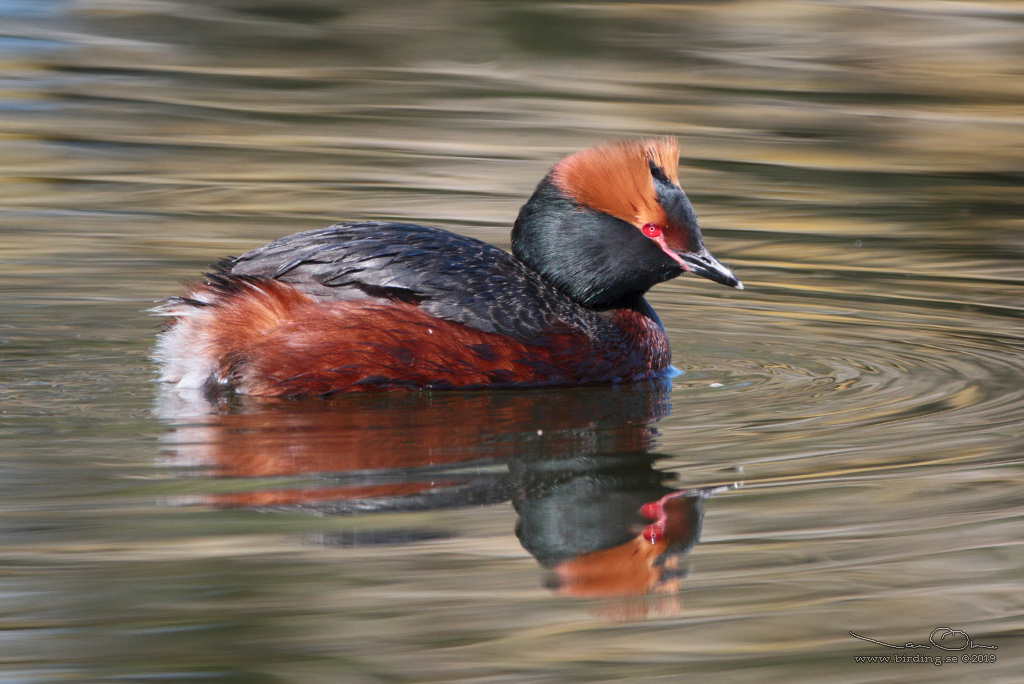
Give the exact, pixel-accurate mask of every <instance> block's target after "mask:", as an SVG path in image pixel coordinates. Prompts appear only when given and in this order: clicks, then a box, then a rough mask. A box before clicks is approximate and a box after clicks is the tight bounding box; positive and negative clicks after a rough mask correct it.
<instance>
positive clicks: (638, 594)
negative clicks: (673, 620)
mask: <svg viewBox="0 0 1024 684" xmlns="http://www.w3.org/2000/svg"><path fill="white" fill-rule="evenodd" d="M670 388H671V380H669V379H660V380H657V381H652V382H648V383H640V384H635V385H626V386H614V387H592V388H573V389H551V390H532V391H523V392H514V391H506V392H465V393H452V392H447V393H408V394H405V393H401V394H396V393H386V394H374V393H371V394H360V395H346V396H343V397H337V398H335V399H320V400H315V401H313V400H268V399H254V398H240V397H232V398H229V399H226V400H223V401H221V402H220V403H217V402H214V403H207V402H206V401H205V400H202V399H200V398H199V397H194V398H191V400H187V399H188V398H187V397H184V396H183V395H182V394H181V392H180V391H174V390H167V391H165V392H164V393H163V394H162V395H160V397H159V400H158V406H157V413H158V415H159V416H160V417H161V418H162V419H163V420H164V421H165V422H167V423H168V425H169V430H168V432H167V434H166V435H165V442H166V445H167V451H168V455H169V459H170V463H171V464H172V465H176V466H188V467H190V468H194V469H197V470H198V471H199V472H200V473H202V474H208V475H209V476H211V477H215V478H218V479H224V478H227V480H226V482H225V483H226V484H228V485H229V486H230V485H233V484H235V483H237V484H238V485H239V486H238V487H237V488H236V491H226V492H223V493H216V494H210V495H204V496H202V497H199V498H198V499H193V500H192V501H193V502H197V503H200V504H203V505H212V506H218V507H226V508H252V509H260V510H281V511H293V512H294V511H304V510H305V511H309V512H315V513H317V514H321V515H324V514H326V515H354V514H370V513H384V512H401V511H422V510H440V509H449V508H459V507H468V506H479V505H487V504H497V503H503V502H505V501H511V502H512V504H513V506H514V508H515V510H516V512H517V514H518V516H519V520H518V524H517V526H516V535H517V536H518V538H519V541H520V543H521V544H522V546H523V547H524V548H525V549H526V550H527V551H528V552H529V553H530V554H532V555H533V556H534V558H536V559H537V561H538V562H539V563H540V565H541V566H543V567H544V568H546V569H548V570H549V571H550V575H549V578H550V579H549V586H550V588H551V589H552V590H553V591H555V592H556V593H558V594H562V595H567V596H574V597H587V598H604V599H634V601H633V602H632V603H630V604H629V606H630V607H629V608H622V609H621V610H619V611H618V613H617V614H615V615H614V616H615V617H627V618H629V617H640V616H642V615H643V614H646V612H647V608H646V606H647V603H646V601H641V602H637V601H636V600H635V599H643V598H645V597H647V596H648V595H652V594H654V595H662V596H665V597H668V599H669V604H668V606H667V607H666V606H659V607H660V608H667V609H668V610H672V609H673V606H674V601H675V600H676V598H675V597H676V594H677V592H678V589H679V580H680V578H681V577H682V576H683V572H682V571H681V569H680V557H681V556H682V555H684V554H685V553H686V552H688V551H689V550H690V549H691V548H692V547H693V545H694V544H695V543H696V541H697V540H698V538H699V536H700V530H701V517H702V509H701V506H702V500H703V499H704V498H705V497H706V496H708V495H709V494H711V493H714V492H715V491H718V490H717V489H715V490H712V489H697V490H683V491H679V490H675V489H673V488H672V487H670V486H669V485H668V484H667V482H668V480H669V479H670V478H671V476H670V475H668V474H666V473H663V472H661V471H659V470H658V469H656V468H655V467H654V464H655V461H656V460H657V458H658V457H657V456H656V455H655V454H654V453H653V449H654V446H655V441H656V439H657V430H656V428H655V427H654V426H653V424H654V423H655V422H656V421H657V420H659V419H660V418H662V417H664V416H666V415H667V414H668V413H669V411H670V404H669V400H668V399H669V397H668V393H669V390H670ZM260 479H267V480H268V481H267V486H266V487H262V488H255V489H254V488H253V485H254V484H256V483H258V482H259V480H260ZM288 480H291V481H293V483H292V484H291V485H290V486H289V485H283V484H282V482H283V481H288ZM237 490H242V491H237ZM437 536H439V535H437V534H436V533H434V534H432V533H424V532H417V531H401V530H399V531H395V530H394V529H392V528H391V527H390V526H389V529H388V531H387V532H381V533H380V534H372V533H370V534H368V533H366V532H360V533H352V534H350V535H338V536H336V537H334V538H332V540H333V542H334V543H340V544H349V545H352V544H373V543H404V542H411V541H420V540H424V539H430V538H435V537H437ZM325 543H331V541H330V540H329V541H327V542H325Z"/></svg>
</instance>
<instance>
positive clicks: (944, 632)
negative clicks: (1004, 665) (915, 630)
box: [850, 627, 999, 651]
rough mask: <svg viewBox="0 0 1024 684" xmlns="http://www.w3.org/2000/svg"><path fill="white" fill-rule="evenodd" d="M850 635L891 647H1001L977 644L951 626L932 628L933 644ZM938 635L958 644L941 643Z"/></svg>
mask: <svg viewBox="0 0 1024 684" xmlns="http://www.w3.org/2000/svg"><path fill="white" fill-rule="evenodd" d="M850 636H854V637H857V638H858V639H863V640H864V641H870V642H871V643H873V644H878V645H879V646H888V647H889V648H899V649H904V648H931V647H932V646H934V647H935V648H938V649H941V650H943V651H965V650H967V649H968V648H991V649H993V650H994V649H997V648H999V647H998V646H986V645H984V644H976V643H974V641H972V640H971V637H969V636H967V632H965V631H963V630H960V629H950V628H949V627H936V628H935V629H933V630H932V633H931V634H929V635H928V641H929V643H930V644H931V646H929V645H928V644H915V643H913V642H911V641H908V642H907V643H906V644H904V645H903V646H896V645H895V644H887V643H885V642H884V641H879V640H878V639H870V638H868V637H866V636H861V635H860V634H855V633H853V632H850ZM936 637H938V639H939V641H944V640H945V639H946V638H948V637H953V639H951V640H950V641H949V642H948V644H956V645H955V646H952V645H945V646H944V645H943V644H940V643H939V641H936V640H935V638H936ZM958 638H961V639H963V642H960V641H958Z"/></svg>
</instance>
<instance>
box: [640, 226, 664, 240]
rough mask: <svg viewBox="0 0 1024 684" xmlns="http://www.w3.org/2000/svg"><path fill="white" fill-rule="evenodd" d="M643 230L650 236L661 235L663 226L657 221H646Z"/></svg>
mask: <svg viewBox="0 0 1024 684" xmlns="http://www.w3.org/2000/svg"><path fill="white" fill-rule="evenodd" d="M641 230H643V232H644V235H646V236H647V237H649V238H656V237H661V226H659V225H658V224H657V223H645V224H644V227H643V228H642V229H641Z"/></svg>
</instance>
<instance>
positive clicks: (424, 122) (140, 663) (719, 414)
mask: <svg viewBox="0 0 1024 684" xmlns="http://www.w3.org/2000/svg"><path fill="white" fill-rule="evenodd" d="M0 20H2V24H3V30H2V31H0V68H2V71H0V112H2V113H3V117H2V121H0V203H2V205H0V206H2V207H3V210H2V212H0V264H2V268H0V289H2V291H3V296H2V297H0V438H2V439H3V446H2V449H3V458H2V459H0V475H2V477H0V592H2V595H3V597H4V601H3V606H4V607H3V608H2V609H0V625H2V632H0V634H2V636H0V640H2V642H3V647H2V648H0V673H2V675H0V678H7V679H11V680H12V681H26V682H36V681H52V680H58V679H62V680H76V681H106V680H114V679H119V680H129V681H133V680H136V679H142V678H163V679H171V680H178V679H191V678H196V677H202V678H212V679H218V680H224V681H245V682H259V681H302V682H310V681H321V680H323V681H339V680H343V681H353V682H358V681H379V680H397V681H423V680H445V681H452V680H482V679H498V678H505V679H512V680H531V681H563V680H569V679H573V680H581V681H588V680H597V679H601V680H616V679H625V680H629V681H631V682H633V681H654V680H660V679H666V678H671V679H673V680H675V679H678V678H679V677H680V676H681V675H682V676H685V675H690V676H701V675H705V674H707V675H711V676H717V677H727V678H729V679H731V680H737V681H739V680H749V681H764V680H786V681H798V680H814V681H818V680H820V679H823V678H826V677H828V678H829V679H833V680H845V681H890V680H891V679H892V673H891V671H890V670H889V669H888V668H887V667H883V666H878V667H872V666H869V665H858V664H856V663H854V661H853V657H854V656H855V655H857V656H859V655H885V654H884V653H883V652H882V651H881V650H879V649H877V648H872V647H871V646H870V645H869V644H866V643H865V642H862V641H858V640H856V639H853V638H851V637H850V636H849V632H850V631H851V630H852V631H855V632H857V633H860V634H869V635H871V636H873V637H876V638H878V639H883V640H886V641H888V642H890V643H902V642H904V641H906V640H908V639H916V638H918V635H922V634H927V633H928V632H930V631H931V629H933V628H934V627H935V626H938V625H948V626H950V627H953V628H958V629H963V630H965V631H966V632H967V633H968V634H970V636H971V637H973V638H974V640H975V641H977V642H979V643H989V644H995V645H998V646H999V650H998V661H997V662H996V663H994V664H984V665H969V666H959V665H958V666H953V665H944V666H943V669H942V670H941V671H943V672H946V673H949V672H950V669H951V668H953V667H956V668H957V669H956V671H955V673H953V674H950V675H949V676H956V677H958V678H960V679H963V680H965V681H986V682H989V681H1014V680H1015V679H1016V678H1017V675H1016V674H1014V673H1016V672H1018V671H1019V670H1020V668H1021V665H1022V663H1024V656H1022V655H1021V654H1022V653H1024V650H1022V649H1021V647H1020V643H1019V642H1020V640H1019V638H1015V637H1016V636H1017V635H1019V634H1020V631H1021V629H1022V628H1024V619H1022V615H1024V602H1022V600H1021V593H1020V592H1019V591H1018V587H1019V586H1020V583H1021V581H1022V580H1024V576H1022V572H1021V570H1020V562H1019V559H1020V550H1021V542H1020V539H1021V538H1022V536H1024V529H1022V526H1021V520H1022V517H1021V515H1020V511H1021V497H1020V491H1021V488H1022V486H1024V472H1022V467H1021V456H1020V454H1021V451H1022V448H1024V427H1022V426H1024V415H1022V408H1021V407H1022V406H1024V402H1022V399H1024V355H1022V351H1024V343H1022V342H1024V326H1022V318H1024V307H1022V306H1021V295H1022V283H1024V266H1022V264H1024V260H1022V256H1024V240H1022V238H1021V229H1022V224H1021V218H1020V217H1021V216H1022V215H1024V199H1022V198H1024V194H1022V193H1021V187H1022V185H1024V183H1022V181H1024V167H1022V164H1021V160H1022V159H1024V79H1022V78H1021V63H1022V62H1021V50H1020V46H1021V45H1022V44H1024V42H1022V41H1024V9H1022V7H1021V5H1020V4H1019V3H1013V2H1001V1H999V0H979V1H977V2H949V3H942V2H929V1H927V0H921V1H915V2H907V3H891V2H890V3H886V2H864V1H859V0H857V1H854V0H839V1H836V2H814V1H811V0H782V1H781V2H756V1H735V2H720V3H696V4H694V3H679V4H656V5H648V4H623V3H604V2H592V3H582V4H581V3H575V4H563V3H554V2H543V1H542V2H529V3H512V2H504V1H499V2H490V1H488V2H463V1H461V0H456V1H453V2H444V3H412V2H402V3H373V2H332V1H328V0H299V1H298V2H290V3H284V2H276V1H275V0H261V1H260V2H256V3H253V2H243V1H242V0H212V1H209V2H204V3H192V2H178V1H175V0H167V1H165V2H160V3H153V2H143V1H141V0H75V1H74V2H71V1H69V0H37V1H33V2H24V1H18V0H0ZM659 134H669V135H676V136H678V137H679V139H680V142H681V148H682V150H683V157H682V167H681V174H680V175H681V179H682V181H683V186H684V187H685V188H686V190H687V192H688V194H689V196H690V197H691V199H692V200H693V201H694V204H695V206H696V208H697V212H698V215H699V216H700V217H701V222H702V226H703V227H704V230H705V236H706V238H707V242H708V244H709V246H711V247H712V249H713V251H714V252H715V254H716V255H717V256H718V257H719V258H721V259H722V260H723V261H725V262H726V263H729V264H730V265H731V266H734V267H735V270H736V272H737V275H739V276H740V278H741V279H742V280H743V282H744V284H745V285H746V286H747V289H746V290H745V291H743V292H742V293H737V292H729V291H725V289H724V288H712V287H711V286H710V285H705V284H704V283H700V282H696V279H686V278H683V279H680V280H677V281H673V282H672V283H668V284H666V285H664V286H660V287H659V288H657V289H656V290H655V291H654V293H653V294H652V297H651V299H652V304H653V305H654V307H655V308H656V309H657V310H658V312H659V315H660V316H661V317H662V319H663V320H664V322H665V323H666V326H667V327H668V329H669V334H670V338H671V341H672V346H673V349H674V352H675V358H674V362H675V365H676V366H677V367H679V368H680V369H682V370H683V371H684V374H683V375H682V376H680V377H677V378H675V379H674V382H673V384H672V387H671V388H668V387H646V386H644V387H635V388H589V389H584V390H572V391H541V392H521V393H520V392H512V393H499V394H493V393H479V394H453V395H440V396H439V395H422V396H421V395H380V396H372V397H359V398H337V399H333V400H330V401H327V402H310V403H304V402H277V403H274V402H269V403H267V402H263V403H260V402H249V401H245V400H239V401H237V402H228V403H226V404H224V405H216V406H208V405H203V404H198V405H197V404H194V403H189V402H188V401H186V399H187V398H184V397H181V396H167V395H162V394H160V392H158V391H157V389H156V387H155V386H154V385H153V383H152V382H150V381H151V379H152V377H153V372H152V368H151V366H150V364H149V362H148V360H147V358H146V357H147V355H148V353H149V351H150V349H151V345H152V342H153V335H154V331H155V324H154V323H153V322H152V321H151V320H148V319H147V318H146V317H145V316H144V315H143V314H141V313H140V310H142V309H146V308H148V307H149V306H151V305H152V301H153V300H156V299H159V298H162V297H164V296H167V295H168V294H171V293H173V292H175V291H176V288H177V287H178V282H179V281H181V280H182V279H187V278H193V277H195V276H196V275H197V274H198V273H199V272H200V271H201V269H203V268H204V267H205V266H206V264H208V263H209V262H210V261H213V260H214V259H217V258H219V257H221V256H224V255H226V254H238V253H241V252H243V251H245V250H247V249H250V248H252V247H255V246H258V245H260V244H263V243H264V242H266V241H268V240H270V239H272V238H275V237H279V236H281V235H284V234H287V233H290V232H294V231H297V230H300V229H305V228H314V227H319V226H322V225H328V224H330V223H332V222H335V221H338V220H346V219H385V220H405V221H414V222H419V223H426V224H430V225H438V226H441V227H446V228H450V229H453V230H456V231H458V232H463V233H466V234H469V235H473V236H474V237H478V238H482V239H485V240H488V241H490V242H493V243H495V244H499V245H504V246H507V243H508V242H507V241H508V230H509V227H510V225H511V222H512V220H513V218H514V216H515V214H516V211H517V209H518V206H519V204H520V203H521V202H522V201H523V200H524V199H525V198H526V197H527V196H528V194H529V192H530V191H531V189H532V188H533V186H534V184H535V183H536V182H537V181H538V180H539V179H540V177H541V176H542V175H543V174H544V172H545V171H546V170H547V168H548V167H549V166H550V164H551V163H552V162H553V161H555V160H556V159H557V158H558V157H560V156H561V155H563V154H566V153H569V152H572V151H575V150H576V149H579V148H582V147H586V146H589V145H592V144H595V143H598V142H600V141H603V140H605V139H608V138H614V137H624V136H633V135H644V136H648V135H659ZM537 430H540V431H541V434H537ZM736 482H741V483H742V486H741V487H738V488H730V487H731V486H732V485H733V484H734V483H736ZM723 488H726V489H723ZM709 491H713V492H716V493H715V495H714V496H713V497H711V498H710V499H707V500H703V499H702V498H701V497H702V496H703V495H705V494H707V493H708V492H709ZM677 492H678V493H679V494H678V495H676V494H675V493H677ZM665 496H668V497H669V498H667V499H666V498H663V497H665ZM659 500H660V501H661V507H660V509H659V508H658V507H657V506H648V507H646V508H643V510H644V511H646V512H647V514H648V517H644V516H643V515H640V514H639V510H640V509H641V508H642V507H643V504H650V503H652V502H656V501H659ZM180 504H189V505H180ZM482 504H487V505H482ZM365 511H370V512H372V515H369V514H368V515H329V514H330V513H363V512H365ZM702 515H703V518H702ZM517 524H518V528H519V537H517V536H516V535H515V534H513V529H515V528H516V526H517ZM651 525H654V526H655V527H654V528H653V529H652V528H651V527H649V526H651ZM658 525H663V526H664V531H663V532H661V534H662V535H663V536H662V538H661V540H658V539H656V540H655V541H656V542H657V543H655V544H651V543H650V537H651V536H652V535H653V536H654V537H657V536H658V534H659V532H658V529H657V526H658ZM698 536H699V537H700V541H699V543H696V544H695V545H693V546H692V547H691V546H690V545H691V544H692V543H693V542H694V541H695V540H696V538H697V537H698ZM531 554H532V555H531ZM684 554H685V555H684ZM538 566H540V567H538ZM688 568H689V569H690V570H689V574H688V575H686V572H687V569H688ZM684 575H686V576H685V580H682V581H680V579H681V578H682V577H683V576H684ZM545 577H547V580H545ZM545 581H546V584H545ZM627 590H628V591H627ZM651 590H654V594H655V595H654V596H653V597H652V596H648V595H647V592H649V591H651ZM659 590H660V592H659ZM625 594H629V595H631V596H632V598H631V599H629V600H626V601H623V600H622V598H621V597H622V596H623V595H625ZM614 596H617V597H619V598H616V599H612V600H611V601H610V600H609V597H614ZM609 618H611V620H609ZM901 640H902V641H901ZM851 666H852V667H851ZM899 676H900V678H901V679H902V680H906V681H932V680H933V679H934V677H935V670H934V667H931V668H922V667H917V666H914V665H908V666H906V667H904V668H903V669H901V670H900V675H899Z"/></svg>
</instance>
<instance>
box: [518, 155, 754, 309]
mask: <svg viewBox="0 0 1024 684" xmlns="http://www.w3.org/2000/svg"><path fill="white" fill-rule="evenodd" d="M678 163H679V146H678V143H677V142H676V140H675V139H672V138H659V139H654V140H642V141H637V142H614V143H609V144H607V145H602V146H601V147H596V148H593V149H589V150H584V151H582V152H577V153H576V154H573V155H571V156H568V157H566V158H565V159H563V160H561V161H560V162H558V163H557V164H556V165H555V166H554V168H552V169H551V171H550V172H549V173H548V175H547V176H545V177H544V180H542V181H541V182H540V184H539V185H538V186H537V189H536V190H535V191H534V193H533V196H532V197H530V200H529V201H528V202H527V203H526V204H525V205H524V206H523V208H522V209H521V210H520V212H519V218H517V219H516V223H515V227H514V228H513V230H512V251H513V253H514V254H515V255H516V256H517V257H518V258H519V259H521V260H522V261H524V262H525V263H527V264H528V265H530V266H531V267H532V268H534V269H536V270H537V271H538V272H540V274H541V275H542V276H544V277H545V278H546V279H547V280H548V281H549V282H551V283H552V284H553V285H555V286H556V287H558V288H559V289H561V290H562V291H563V292H565V293H566V294H568V295H569V296H570V297H572V298H573V299H574V300H576V301H577V302H579V303H580V304H583V305H584V306H588V307H591V308H594V309H609V308H616V307H620V306H631V305H632V304H634V303H635V302H636V301H637V300H638V299H639V298H640V297H641V296H642V295H643V294H644V293H645V292H646V291H647V290H649V289H650V288H651V287H653V286H654V285H656V284H657V283H660V282H664V281H666V280H670V279H672V278H675V277H676V276H678V275H681V274H682V273H685V272H690V273H695V274H697V275H700V276H704V277H705V278H708V279H710V280H713V281H715V282H716V283H721V284H723V285H728V286H730V287H736V288H740V289H742V288H743V285H742V284H741V283H740V281H739V280H737V278H736V276H734V275H733V274H732V271H730V270H729V269H728V268H726V267H725V266H723V265H722V264H721V263H719V262H718V260H717V259H715V258H714V257H713V256H711V253H710V252H708V250H707V248H705V247H704V242H703V240H702V238H701V233H700V227H699V226H698V224H697V216H696V214H694V211H693V205H691V204H690V200H689V199H687V197H686V194H685V193H684V192H683V190H682V188H680V187H679V179H678V175H677V171H678Z"/></svg>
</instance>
